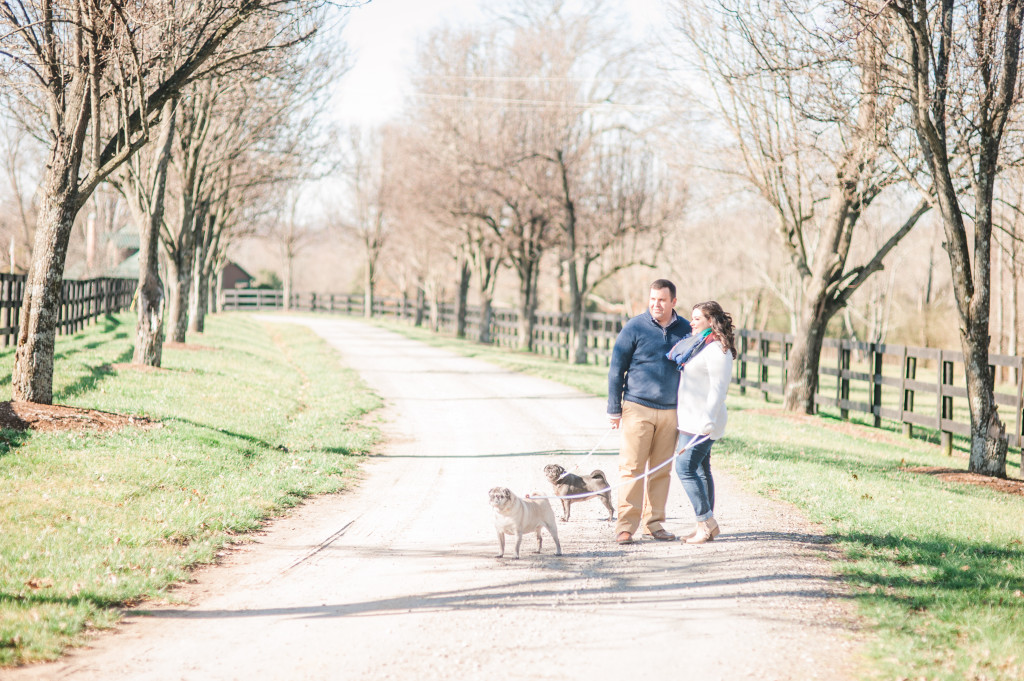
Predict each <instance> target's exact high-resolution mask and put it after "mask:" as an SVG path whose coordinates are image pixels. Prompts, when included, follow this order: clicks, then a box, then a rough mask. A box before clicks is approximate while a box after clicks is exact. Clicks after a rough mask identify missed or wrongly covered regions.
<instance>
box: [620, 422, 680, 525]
mask: <svg viewBox="0 0 1024 681" xmlns="http://www.w3.org/2000/svg"><path fill="white" fill-rule="evenodd" d="M620 427H621V428H622V447H621V449H620V450H619V476H620V477H621V478H622V482H623V483H625V484H623V486H622V487H620V488H619V519H618V522H617V523H616V525H615V534H616V535H617V534H618V533H620V532H629V533H630V534H633V533H635V532H636V531H637V528H639V527H640V525H641V520H642V521H643V527H644V532H645V533H648V534H650V533H653V532H657V531H658V530H660V529H662V526H661V524H662V523H663V522H665V505H666V504H667V503H668V487H669V483H670V482H671V481H672V466H665V467H664V468H662V469H661V470H659V471H657V472H656V473H653V474H652V475H650V476H649V477H647V478H644V479H642V480H630V478H637V477H639V476H641V475H643V474H644V473H645V472H646V471H647V470H648V469H651V468H655V467H657V466H658V465H659V464H661V463H664V462H665V461H667V460H668V459H671V458H672V453H673V452H674V451H675V446H676V440H677V438H678V433H677V431H676V410H675V409H652V408H651V407H645V406H643V405H640V404H636V403H635V402H623V403H622V423H621V426H620Z"/></svg>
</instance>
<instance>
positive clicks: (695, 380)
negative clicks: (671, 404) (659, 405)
mask: <svg viewBox="0 0 1024 681" xmlns="http://www.w3.org/2000/svg"><path fill="white" fill-rule="evenodd" d="M730 380H732V353H731V352H722V343H721V341H714V342H712V343H709V344H708V345H707V346H706V347H705V348H704V349H703V350H701V351H700V352H698V353H697V355H696V356H694V357H693V358H692V359H691V360H690V361H689V362H687V363H686V367H685V368H684V369H683V373H682V374H681V375H680V376H679V402H678V406H677V409H678V416H679V430H681V431H683V432H684V433H691V434H696V435H702V434H704V433H711V439H712V440H718V439H720V438H721V437H722V435H724V434H725V421H726V412H725V396H726V393H728V392H729V381H730Z"/></svg>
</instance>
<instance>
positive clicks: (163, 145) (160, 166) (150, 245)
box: [112, 99, 176, 367]
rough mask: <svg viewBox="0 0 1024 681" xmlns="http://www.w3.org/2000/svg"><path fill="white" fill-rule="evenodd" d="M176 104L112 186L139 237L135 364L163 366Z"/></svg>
mask: <svg viewBox="0 0 1024 681" xmlns="http://www.w3.org/2000/svg"><path fill="white" fill-rule="evenodd" d="M175 109H176V100H175V99H169V100H167V102H166V103H165V104H164V112H163V114H162V116H161V120H160V130H159V132H158V134H157V137H156V139H155V140H154V143H153V144H151V145H150V147H151V149H150V150H148V153H146V152H147V150H142V151H140V152H139V153H136V154H135V155H133V156H132V158H131V159H129V160H128V162H126V163H125V164H124V165H122V166H121V168H120V169H119V172H118V173H117V175H119V176H120V177H116V176H112V178H113V179H112V182H113V183H114V184H115V185H116V186H117V187H118V188H119V191H120V192H121V193H122V195H123V196H124V197H125V199H126V201H127V203H128V207H129V210H130V211H131V213H132V218H133V219H134V221H135V225H136V227H137V228H138V232H139V284H138V293H137V310H138V322H137V324H136V327H135V350H134V352H133V354H132V362H133V363H134V364H143V365H146V366H154V367H158V366H160V361H161V358H162V355H163V340H164V339H163V336H164V285H163V281H162V280H161V278H160V269H159V255H160V228H161V226H162V225H163V220H164V206H165V203H164V198H165V196H166V188H167V168H168V166H169V165H170V161H171V145H172V143H173V139H174V129H175Z"/></svg>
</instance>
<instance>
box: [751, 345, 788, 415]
mask: <svg viewBox="0 0 1024 681" xmlns="http://www.w3.org/2000/svg"><path fill="white" fill-rule="evenodd" d="M759 345H760V348H761V352H760V353H758V356H757V359H758V365H759V366H758V374H759V375H758V377H757V378H758V381H759V382H760V384H761V394H762V395H764V401H765V402H767V401H768V365H767V364H765V362H764V360H766V359H768V350H769V341H766V340H763V339H761V340H760V341H759ZM783 345H785V342H784V341H783Z"/></svg>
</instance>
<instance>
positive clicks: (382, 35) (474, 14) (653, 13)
mask: <svg viewBox="0 0 1024 681" xmlns="http://www.w3.org/2000/svg"><path fill="white" fill-rule="evenodd" d="M491 1H492V2H493V0H491ZM486 2H488V0H371V1H370V2H368V3H366V4H365V5H362V6H360V7H356V8H353V9H352V10H351V12H350V15H349V19H348V23H347V26H346V28H345V29H344V31H343V32H342V36H343V38H344V40H345V41H346V42H347V43H348V46H349V49H350V51H351V52H352V54H353V56H354V58H355V66H353V68H352V69H351V70H350V71H349V72H348V73H347V74H346V75H345V77H344V78H343V79H342V81H341V83H339V86H338V92H337V95H336V97H335V102H336V108H335V113H336V115H337V117H338V119H339V120H340V121H342V122H343V123H345V124H359V125H374V124H376V123H381V122H383V121H385V120H387V119H389V118H391V117H393V116H394V115H395V114H397V113H398V111H399V109H400V108H401V105H402V101H403V99H404V95H405V92H406V91H407V90H408V88H409V80H408V76H407V74H408V72H409V70H410V69H411V67H412V65H413V63H414V61H415V53H416V44H417V41H418V39H419V38H421V37H423V36H425V35H426V34H427V33H428V32H429V31H430V30H431V29H433V28H435V27H436V26H439V25H441V24H443V23H445V22H447V23H450V24H459V23H463V22H472V21H476V20H479V19H481V18H483V12H482V11H481V9H480V7H481V6H482V3H486ZM617 7H618V8H619V9H623V10H627V11H628V13H629V15H630V17H631V20H632V21H633V22H634V30H637V31H641V30H644V29H645V28H646V27H647V26H648V25H650V24H652V23H655V22H657V21H658V19H659V18H660V17H661V16H662V6H661V0H626V1H625V2H622V3H621V5H618V6H617Z"/></svg>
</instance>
